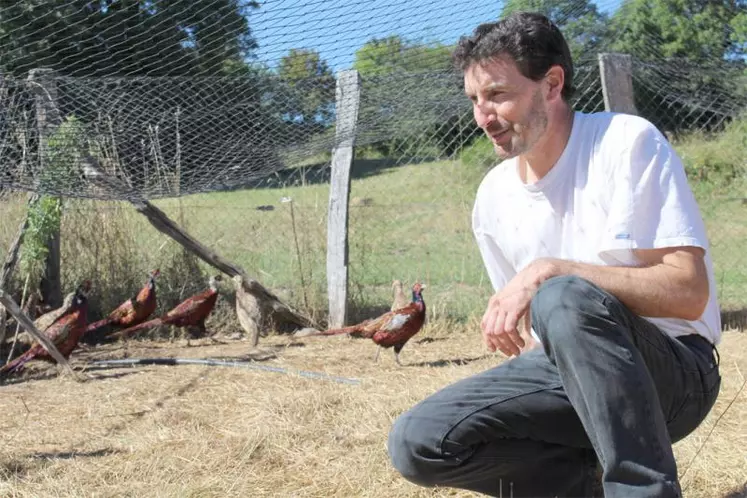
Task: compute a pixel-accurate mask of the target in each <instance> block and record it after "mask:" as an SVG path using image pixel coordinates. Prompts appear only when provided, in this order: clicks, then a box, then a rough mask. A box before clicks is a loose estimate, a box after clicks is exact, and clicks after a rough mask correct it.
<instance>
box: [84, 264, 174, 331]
mask: <svg viewBox="0 0 747 498" xmlns="http://www.w3.org/2000/svg"><path fill="white" fill-rule="evenodd" d="M160 274H161V272H160V270H159V269H158V268H156V269H155V270H153V271H151V272H150V274H149V275H148V281H147V282H145V285H144V286H143V287H142V289H140V291H139V292H138V293H137V294H136V295H135V296H134V297H131V298H130V299H128V300H127V301H125V302H123V303H122V304H120V305H119V306H117V307H116V308H115V309H114V311H112V312H111V313H109V315H108V316H107V317H106V318H103V319H101V320H99V321H97V322H94V323H92V324H90V325H89V326H88V327H87V328H86V334H89V333H91V332H93V331H95V330H98V329H100V328H101V327H105V326H107V325H114V326H117V327H132V326H134V325H138V324H140V323H142V322H143V321H145V320H146V319H147V318H148V317H149V316H150V315H152V314H153V312H154V311H156V277H158V276H159V275H160Z"/></svg>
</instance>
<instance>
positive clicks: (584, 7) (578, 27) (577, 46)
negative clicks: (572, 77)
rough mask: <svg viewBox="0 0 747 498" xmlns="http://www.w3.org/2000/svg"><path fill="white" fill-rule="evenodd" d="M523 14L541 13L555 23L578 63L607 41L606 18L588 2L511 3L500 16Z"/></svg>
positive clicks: (528, 0)
mask: <svg viewBox="0 0 747 498" xmlns="http://www.w3.org/2000/svg"><path fill="white" fill-rule="evenodd" d="M520 11H531V12H541V13H542V14H544V15H546V16H547V17H548V18H549V19H550V20H551V21H553V22H554V23H555V24H556V25H557V26H558V28H560V30H561V31H562V32H563V36H564V37H565V39H566V42H567V43H568V48H569V49H570V51H571V56H572V57H573V60H574V62H576V63H580V62H581V61H584V60H588V59H590V58H591V57H594V55H595V54H596V53H597V52H598V51H599V50H600V49H601V48H602V47H603V46H604V44H605V41H606V40H607V38H606V36H607V16H606V15H605V14H604V13H602V12H599V11H598V10H597V8H596V5H594V4H593V3H591V2H590V1H588V0H508V1H507V2H506V4H505V6H504V7H503V10H501V17H505V16H507V15H508V14H511V13H513V12H520Z"/></svg>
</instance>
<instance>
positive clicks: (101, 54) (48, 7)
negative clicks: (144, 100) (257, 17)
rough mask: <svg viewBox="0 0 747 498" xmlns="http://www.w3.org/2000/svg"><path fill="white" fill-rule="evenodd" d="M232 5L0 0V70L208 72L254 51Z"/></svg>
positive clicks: (214, 1)
mask: <svg viewBox="0 0 747 498" xmlns="http://www.w3.org/2000/svg"><path fill="white" fill-rule="evenodd" d="M257 7H258V3H257V2H248V3H247V2H241V3H239V2H237V1H236V0H162V1H159V2H153V1H150V0H101V1H97V2H90V1H87V0H45V1H44V2H39V1H35V0H20V1H19V0H0V12H2V14H1V15H0V46H2V47H3V50H2V51H1V52H0V67H2V68H3V69H4V70H5V71H6V72H10V73H12V74H18V75H23V74H25V73H26V72H27V71H28V70H29V69H31V68H34V67H50V68H53V69H56V70H57V71H58V72H59V73H60V74H64V75H69V76H110V75H152V76H164V75H169V76H174V75H189V74H216V73H217V72H219V71H220V68H221V66H222V64H223V63H224V61H226V60H230V59H235V60H242V59H243V58H245V57H247V56H250V55H251V51H252V50H253V49H254V48H256V46H257V45H256V42H255V40H254V38H253V37H252V34H251V30H250V29H249V24H248V21H247V18H248V15H249V12H250V11H251V10H252V9H254V8H257Z"/></svg>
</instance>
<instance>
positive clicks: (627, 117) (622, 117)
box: [577, 111, 663, 148]
mask: <svg viewBox="0 0 747 498" xmlns="http://www.w3.org/2000/svg"><path fill="white" fill-rule="evenodd" d="M577 116H580V118H581V119H582V120H583V126H584V131H585V132H586V133H588V134H590V135H592V136H594V137H595V141H596V142H598V143H600V144H604V146H605V147H612V148H627V147H629V146H630V144H631V143H632V142H633V141H635V140H638V139H640V137H642V136H645V137H650V138H654V137H659V136H663V135H662V134H661V132H660V131H659V129H658V128H657V127H656V126H655V125H654V124H653V123H652V122H651V121H649V120H648V119H646V118H644V117H642V116H636V115H635V114H626V113H622V112H609V111H601V112H595V113H590V114H583V113H578V114H577Z"/></svg>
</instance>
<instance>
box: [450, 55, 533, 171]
mask: <svg viewBox="0 0 747 498" xmlns="http://www.w3.org/2000/svg"><path fill="white" fill-rule="evenodd" d="M464 90H465V93H466V94H467V96H468V97H469V98H470V100H472V107H473V112H474V116H475V121H476V122H477V125H478V126H479V127H480V128H482V129H483V130H484V131H485V134H486V135H487V136H488V138H490V140H491V141H492V142H493V148H494V149H495V153H496V154H497V155H498V157H499V158H501V160H505V159H509V158H511V157H516V156H518V155H520V154H524V153H526V152H528V151H530V150H531V149H532V147H534V145H535V144H536V143H537V142H538V141H539V139H540V138H541V137H542V135H543V134H544V132H545V130H546V129H547V108H546V106H545V100H544V98H543V94H542V81H538V82H535V81H532V80H531V79H529V78H526V77H524V76H523V75H522V74H521V72H519V69H518V67H517V66H516V64H515V63H514V61H513V59H511V58H510V57H509V56H505V55H501V56H499V57H497V58H494V59H491V60H489V61H485V62H483V63H481V64H472V65H471V66H470V67H469V68H467V70H466V71H465V72H464Z"/></svg>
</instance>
